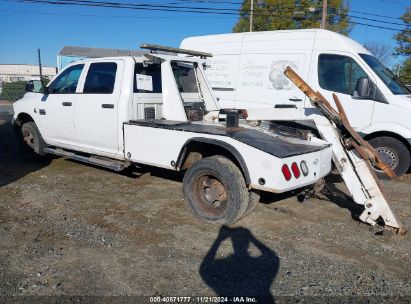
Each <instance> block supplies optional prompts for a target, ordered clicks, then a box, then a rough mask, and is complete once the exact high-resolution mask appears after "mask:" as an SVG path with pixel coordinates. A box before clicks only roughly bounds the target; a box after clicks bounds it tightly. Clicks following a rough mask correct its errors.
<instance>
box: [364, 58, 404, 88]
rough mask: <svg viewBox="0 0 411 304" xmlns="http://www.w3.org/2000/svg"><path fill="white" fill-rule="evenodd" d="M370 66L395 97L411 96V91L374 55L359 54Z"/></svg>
mask: <svg viewBox="0 0 411 304" xmlns="http://www.w3.org/2000/svg"><path fill="white" fill-rule="evenodd" d="M359 55H360V57H361V58H362V59H364V61H365V62H366V63H367V64H368V66H369V67H370V68H371V69H372V70H373V71H374V72H375V74H377V76H378V77H379V78H380V79H381V80H382V81H383V82H384V83H385V84H386V86H387V87H388V88H389V89H390V91H391V92H392V93H393V94H395V95H401V94H410V90H408V89H407V87H406V86H405V85H404V84H403V83H402V82H401V81H399V80H398V78H397V76H395V75H394V74H393V72H391V71H390V70H389V69H388V68H387V67H385V66H384V65H383V64H382V63H381V62H379V61H378V59H377V58H375V57H374V56H372V55H368V54H359Z"/></svg>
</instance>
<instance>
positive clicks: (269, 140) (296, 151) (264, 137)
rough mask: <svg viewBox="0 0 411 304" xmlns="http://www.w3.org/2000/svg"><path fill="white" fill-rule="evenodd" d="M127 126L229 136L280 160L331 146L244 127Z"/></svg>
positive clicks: (150, 123) (137, 122)
mask: <svg viewBox="0 0 411 304" xmlns="http://www.w3.org/2000/svg"><path fill="white" fill-rule="evenodd" d="M126 124H129V125H137V126H144V127H152V128H160V129H167V130H174V131H181V132H194V133H203V134H211V135H219V136H227V137H230V138H233V139H235V140H237V141H239V142H242V143H244V144H247V145H249V146H251V147H254V148H256V149H258V150H261V151H263V152H265V153H268V154H270V155H273V156H275V157H278V158H286V157H292V156H297V155H302V154H307V153H312V152H317V151H321V150H323V149H325V148H327V147H329V146H330V145H329V144H324V145H318V144H316V145H309V144H300V143H294V142H290V141H287V140H285V139H283V138H281V137H274V136H270V135H268V134H265V133H263V132H259V131H257V130H253V129H247V128H242V127H239V128H226V127H224V126H216V125H204V124H195V123H190V122H185V121H170V120H159V119H141V120H130V121H129V122H128V123H126Z"/></svg>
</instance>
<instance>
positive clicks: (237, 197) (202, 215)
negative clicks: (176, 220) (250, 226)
mask: <svg viewBox="0 0 411 304" xmlns="http://www.w3.org/2000/svg"><path fill="white" fill-rule="evenodd" d="M183 192H184V196H185V200H186V204H187V207H188V208H189V209H190V210H191V212H193V213H194V215H195V216H196V217H198V218H199V219H201V220H202V221H204V222H207V223H220V224H230V223H234V222H235V221H237V220H239V219H240V218H241V217H242V216H243V215H244V213H245V211H246V210H247V207H248V202H249V193H248V191H247V188H246V185H245V181H244V177H243V175H242V173H241V171H240V169H239V168H238V167H237V166H236V165H235V164H234V163H233V162H232V161H231V160H229V159H227V158H225V157H223V156H212V157H206V158H203V159H201V160H199V161H197V162H195V163H194V164H193V165H192V166H191V167H190V168H189V169H188V170H187V172H186V174H185V175H184V180H183Z"/></svg>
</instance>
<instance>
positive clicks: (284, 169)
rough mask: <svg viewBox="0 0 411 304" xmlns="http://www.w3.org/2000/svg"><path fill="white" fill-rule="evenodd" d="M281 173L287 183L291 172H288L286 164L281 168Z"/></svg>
mask: <svg viewBox="0 0 411 304" xmlns="http://www.w3.org/2000/svg"><path fill="white" fill-rule="evenodd" d="M281 171H282V172H283V175H284V178H285V180H286V181H287V182H288V181H289V180H290V179H291V172H290V169H289V168H288V166H287V164H284V165H283V166H282V167H281Z"/></svg>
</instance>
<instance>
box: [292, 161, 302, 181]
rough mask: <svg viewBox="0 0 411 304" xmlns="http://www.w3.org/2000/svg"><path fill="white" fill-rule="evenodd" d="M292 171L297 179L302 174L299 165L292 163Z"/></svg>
mask: <svg viewBox="0 0 411 304" xmlns="http://www.w3.org/2000/svg"><path fill="white" fill-rule="evenodd" d="M291 171H293V174H294V176H295V178H299V177H300V175H301V173H300V169H299V168H298V165H297V163H292V164H291Z"/></svg>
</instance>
